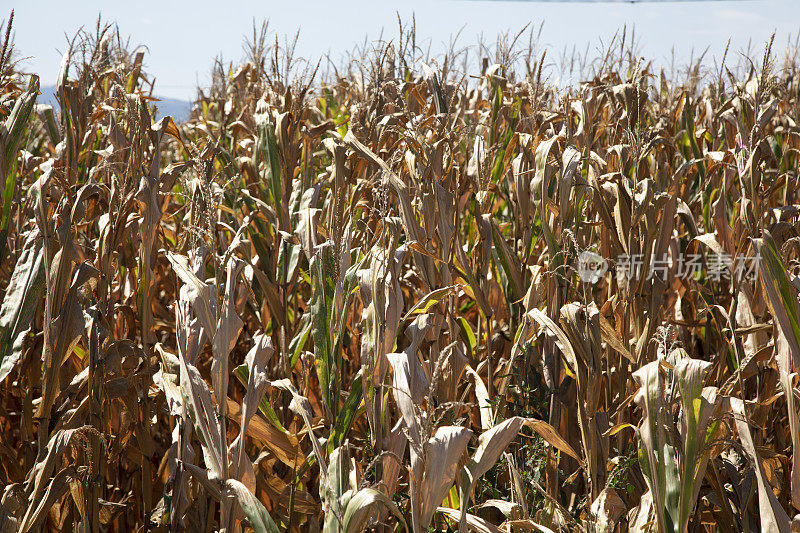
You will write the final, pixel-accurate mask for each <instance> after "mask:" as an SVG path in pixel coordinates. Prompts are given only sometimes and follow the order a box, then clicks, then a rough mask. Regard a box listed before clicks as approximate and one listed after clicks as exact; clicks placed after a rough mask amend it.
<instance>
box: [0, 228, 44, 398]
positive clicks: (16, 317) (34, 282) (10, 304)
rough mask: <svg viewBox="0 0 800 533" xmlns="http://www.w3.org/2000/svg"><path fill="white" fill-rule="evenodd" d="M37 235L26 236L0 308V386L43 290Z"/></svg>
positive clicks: (18, 348)
mask: <svg viewBox="0 0 800 533" xmlns="http://www.w3.org/2000/svg"><path fill="white" fill-rule="evenodd" d="M38 237H39V232H38V231H32V232H30V233H29V234H28V237H27V239H26V240H25V244H24V246H23V249H22V253H21V254H20V256H19V259H18V260H17V264H16V266H15V267H14V273H13V274H12V275H11V281H10V282H9V284H8V290H7V291H6V295H5V298H3V304H2V307H0V382H2V381H3V380H4V379H5V378H6V376H8V374H9V373H10V372H11V370H12V369H13V368H14V365H15V364H16V363H17V361H18V360H19V357H20V353H21V352H22V341H23V339H24V338H25V333H26V332H27V331H28V328H29V327H30V324H31V320H32V319H33V315H34V313H35V312H36V307H37V305H38V303H39V299H40V297H41V295H42V289H43V288H44V275H45V273H44V252H43V250H42V241H41V239H39V238H38Z"/></svg>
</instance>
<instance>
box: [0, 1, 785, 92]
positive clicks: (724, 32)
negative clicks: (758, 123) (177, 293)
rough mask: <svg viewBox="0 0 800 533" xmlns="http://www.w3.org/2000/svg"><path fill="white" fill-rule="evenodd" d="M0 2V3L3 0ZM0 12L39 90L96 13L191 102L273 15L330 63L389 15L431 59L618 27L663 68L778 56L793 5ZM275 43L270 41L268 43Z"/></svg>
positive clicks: (561, 42)
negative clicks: (409, 27) (450, 51)
mask: <svg viewBox="0 0 800 533" xmlns="http://www.w3.org/2000/svg"><path fill="white" fill-rule="evenodd" d="M2 3H4V4H5V3H6V0H4V1H3V2H2ZM11 4H12V5H11V6H7V7H5V8H2V7H0V18H3V19H7V18H8V11H9V10H10V8H14V10H15V15H14V30H15V43H16V50H17V53H18V56H20V57H25V58H26V59H25V61H24V62H23V63H22V68H23V70H25V71H27V72H35V73H37V74H39V75H40V77H41V79H42V85H43V86H44V85H51V84H54V83H55V78H56V75H57V74H58V68H59V63H60V61H61V57H62V54H63V52H64V50H65V49H66V43H67V36H68V35H73V34H74V33H75V32H76V31H77V30H78V29H79V28H80V27H81V26H84V27H86V28H87V29H93V28H94V24H95V22H96V20H97V17H98V14H102V17H103V20H105V21H109V22H111V21H114V22H117V23H118V25H119V28H120V31H121V33H122V34H123V35H127V36H130V42H131V44H133V45H145V46H146V50H147V52H146V54H145V70H146V72H148V73H149V74H151V75H153V76H155V78H156V86H155V87H156V88H155V93H156V94H158V95H160V96H166V97H172V98H181V99H191V98H192V97H193V96H194V94H195V88H196V86H197V85H198V84H200V85H203V84H206V83H208V81H209V72H210V67H211V64H212V61H213V59H214V58H215V57H217V56H218V55H220V54H222V57H223V58H224V59H225V60H226V61H231V60H232V61H238V60H239V59H241V58H242V56H243V53H242V41H243V38H244V36H245V35H246V34H248V33H251V32H252V27H253V21H254V20H256V21H258V22H260V21H262V20H265V19H269V29H270V32H272V33H273V34H277V35H278V36H279V40H283V36H285V35H292V36H293V35H294V33H295V32H296V31H297V30H298V29H299V30H300V37H299V41H298V45H297V53H298V54H299V55H300V56H302V57H306V58H317V57H320V56H321V55H324V54H326V53H327V54H330V56H331V57H332V58H334V59H338V58H341V57H342V56H343V54H344V53H345V52H346V51H348V50H350V49H352V48H353V47H354V46H355V45H357V44H360V43H363V42H364V39H365V38H367V39H368V40H374V39H378V38H379V37H380V35H381V30H383V36H384V38H394V37H396V36H397V16H398V13H399V15H400V16H401V17H402V18H403V19H404V20H406V21H410V19H411V16H412V15H414V16H415V18H416V25H417V38H418V41H423V42H427V43H429V44H430V48H431V50H432V51H433V52H438V51H441V50H444V48H445V47H446V45H447V44H448V43H449V41H450V39H451V37H452V36H454V35H455V34H456V33H458V32H459V30H462V32H461V37H460V40H459V43H461V44H464V45H471V44H475V43H477V42H478V39H479V36H480V35H481V34H483V35H484V37H485V38H486V40H487V41H493V40H494V38H495V36H496V35H497V34H498V33H500V32H506V31H511V32H516V31H519V30H520V29H521V28H523V27H524V26H525V25H526V24H528V23H532V25H534V26H535V27H536V28H538V27H539V25H540V24H541V23H542V22H543V23H544V25H543V28H542V32H541V39H540V44H541V45H542V46H544V47H546V48H547V49H548V50H549V51H550V53H549V54H548V57H551V58H556V57H558V55H559V54H560V52H561V51H562V50H563V49H564V47H567V48H570V49H571V48H572V47H573V46H575V47H576V48H577V49H578V50H581V51H583V50H584V49H585V48H586V46H587V45H589V47H590V48H589V51H590V54H589V55H590V56H591V55H592V53H591V52H593V51H596V50H598V49H599V48H600V45H601V42H603V43H607V42H608V41H609V40H610V39H611V37H612V36H613V35H614V33H615V31H616V30H618V29H620V28H622V26H623V25H627V27H628V28H632V27H633V28H635V30H636V35H637V37H638V40H639V42H640V44H641V52H642V55H643V56H645V57H646V58H648V59H654V60H656V61H657V62H660V63H661V64H669V62H670V58H671V57H672V51H673V50H674V51H675V57H676V58H677V59H678V61H683V62H685V61H687V60H688V58H689V57H690V54H691V53H692V51H693V50H694V52H695V54H696V53H697V52H698V51H702V50H704V49H706V48H707V47H708V49H709V53H710V54H712V55H715V56H717V57H720V56H721V55H722V51H723V50H724V48H725V44H726V42H727V41H728V39H729V38H731V52H733V53H739V52H740V51H743V50H745V49H747V47H748V43H751V50H752V51H754V52H756V55H759V53H760V52H761V51H763V48H764V44H765V43H766V41H768V40H769V37H770V35H771V34H772V32H773V31H775V32H776V48H777V49H780V50H783V49H785V47H786V44H787V42H788V40H789V39H790V38H792V39H794V38H795V37H796V36H797V32H798V31H799V30H800V0H739V1H736V0H721V1H706V2H673V1H661V2H639V3H620V2H602V1H600V2H581V3H576V2H536V1H530V2H526V1H515V2H508V1H486V0H424V1H423V0H406V1H404V2H402V3H400V2H387V1H382V0H355V1H344V0H343V1H336V0H328V1H318V0H314V1H302V0H289V1H285V0H281V1H276V0H261V1H237V0H225V1H223V2H219V1H214V2H204V1H202V0H193V1H184V0H177V1H172V0H161V1H153V0H137V1H135V2H131V1H126V2H116V1H110V0H104V1H95V0H81V1H80V2H73V3H70V4H69V7H68V8H67V9H65V8H64V7H63V6H64V3H63V0H58V1H56V0H24V1H19V0H13V1H12V2H11ZM273 39H274V37H273Z"/></svg>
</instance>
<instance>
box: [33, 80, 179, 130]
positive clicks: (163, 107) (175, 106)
mask: <svg viewBox="0 0 800 533" xmlns="http://www.w3.org/2000/svg"><path fill="white" fill-rule="evenodd" d="M40 91H41V92H42V94H41V96H39V99H38V103H40V104H50V105H51V106H53V107H54V108H55V110H56V111H58V108H59V106H58V100H57V99H56V86H55V85H49V86H47V87H42V88H41V89H40ZM156 98H158V99H159V101H158V102H153V104H154V105H155V106H156V109H157V111H156V116H155V117H154V118H155V119H156V120H158V119H159V118H161V117H165V116H167V115H172V118H174V119H175V122H183V121H185V120H187V119H188V118H189V114H190V113H191V111H192V103H191V102H189V101H187V100H179V99H178V98H165V97H163V96H156Z"/></svg>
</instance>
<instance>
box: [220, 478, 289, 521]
mask: <svg viewBox="0 0 800 533" xmlns="http://www.w3.org/2000/svg"><path fill="white" fill-rule="evenodd" d="M225 485H226V486H227V487H228V489H230V490H232V491H233V493H234V494H235V495H236V499H237V500H238V501H239V505H241V506H242V510H243V511H244V514H245V515H246V516H247V519H248V520H249V521H250V527H252V528H253V530H255V532H256V533H279V530H278V526H277V525H275V522H274V521H273V520H272V517H271V516H270V515H269V513H268V512H267V509H266V508H265V507H264V505H262V503H261V502H260V501H258V500H257V499H256V497H255V496H253V494H252V493H251V492H250V491H249V490H247V487H245V486H244V485H243V484H242V483H241V482H239V481H236V480H235V479H228V480H227V481H225Z"/></svg>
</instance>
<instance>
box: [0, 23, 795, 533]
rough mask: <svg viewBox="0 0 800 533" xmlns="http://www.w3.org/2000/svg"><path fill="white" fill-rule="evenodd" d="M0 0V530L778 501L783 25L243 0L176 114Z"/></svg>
mask: <svg viewBox="0 0 800 533" xmlns="http://www.w3.org/2000/svg"><path fill="white" fill-rule="evenodd" d="M12 19H13V13H12V16H11V18H10V19H9V21H8V23H7V24H6V27H7V28H8V31H6V32H5V40H4V41H3V46H2V55H0V123H1V124H2V126H0V192H2V197H1V198H2V201H1V202H0V207H1V210H0V302H2V305H1V307H0V486H2V500H0V531H1V532H3V533H5V532H16V531H19V532H23V533H25V532H28V531H37V532H38V531H65V532H66V531H70V532H71V531H76V532H86V533H88V532H100V531H158V532H167V531H197V532H204V531H223V532H239V531H251V530H252V531H256V532H259V533H262V532H270V533H272V532H277V531H293V532H294V531H324V532H326V533H334V532H342V533H351V532H361V531H365V530H370V531H378V532H389V531H398V532H400V531H411V532H427V531H454V532H455V531H459V532H465V531H474V532H478V533H485V532H500V531H505V532H511V531H515V532H519V531H539V532H551V531H570V532H576V531H580V532H583V531H586V532H611V531H657V532H660V533H667V532H669V533H672V532H685V531H693V532H694V531H722V532H738V531H754V532H755V531H771V532H781V533H782V532H789V531H791V532H795V531H798V530H800V529H799V528H800V514H798V513H800V384H799V383H798V378H797V373H798V371H800V301H799V300H798V295H799V294H800V277H798V276H797V275H796V273H797V272H798V261H800V193H799V192H798V191H799V190H800V174H798V165H800V151H798V150H800V127H799V126H798V122H800V70H799V69H800V57H799V56H797V55H796V54H795V52H794V49H791V48H790V49H789V50H788V51H787V52H785V53H784V52H783V51H780V52H778V51H777V48H778V47H777V45H774V44H773V43H772V42H769V43H765V46H764V47H763V51H762V52H758V53H756V54H753V56H752V57H751V58H748V57H746V56H743V55H740V54H735V53H734V52H733V51H727V52H726V54H725V56H724V57H722V58H718V59H719V61H712V60H711V59H709V58H706V57H701V58H700V59H695V60H693V62H692V63H691V64H690V65H689V66H688V68H685V69H681V70H673V71H672V72H667V71H665V70H663V69H661V68H660V67H656V66H655V65H654V64H653V63H651V62H648V61H646V60H645V59H643V58H641V57H639V56H638V55H637V53H636V47H635V44H634V43H633V42H632V41H631V40H630V39H629V38H628V37H627V36H626V35H625V34H624V33H621V34H618V35H617V36H615V38H614V39H613V40H612V41H611V42H610V44H609V45H608V46H607V48H606V50H605V51H604V52H603V53H600V54H598V56H597V57H596V58H586V57H580V56H575V55H574V54H573V55H572V56H564V57H562V58H561V59H560V60H553V61H551V60H550V59H548V54H547V52H545V51H544V50H541V49H539V48H538V46H537V44H536V32H535V31H534V32H529V33H528V34H525V33H520V34H516V35H515V34H509V35H502V36H500V37H499V38H498V39H497V41H496V42H495V43H490V44H486V43H482V44H481V45H480V46H477V47H464V48H459V47H458V46H456V45H455V44H453V45H452V46H451V47H450V49H449V51H448V52H447V53H446V54H442V55H440V56H431V55H430V54H428V53H427V52H426V51H425V50H424V49H423V47H422V46H420V45H419V44H418V43H417V42H416V33H415V29H414V25H413V23H411V24H408V23H404V22H402V21H400V23H399V32H398V34H397V36H396V38H394V39H392V40H384V41H376V42H374V43H368V45H365V46H364V47H362V48H358V49H356V50H355V51H354V52H353V55H352V57H351V58H350V59H351V60H349V61H347V62H344V63H341V64H334V63H333V62H331V61H327V62H326V61H324V60H322V61H319V62H317V60H316V59H315V60H313V61H311V60H302V59H299V58H297V57H295V53H294V42H293V41H291V40H289V41H286V42H284V43H280V42H279V41H278V40H273V39H272V37H271V35H272V34H271V33H269V32H268V31H267V27H266V25H265V26H262V27H257V26H254V29H253V33H252V37H250V38H248V39H247V40H246V44H245V58H244V59H243V60H242V61H241V62H239V63H236V64H225V63H224V62H222V61H216V62H215V63H214V65H213V70H212V73H213V77H212V78H213V81H212V84H211V85H210V87H208V88H205V89H203V90H201V91H199V92H198V97H197V100H196V102H195V106H194V109H193V111H192V115H191V118H189V119H188V120H187V121H185V122H181V123H177V122H176V121H175V120H173V119H172V118H171V117H169V116H167V117H163V118H160V117H158V115H157V109H158V100H157V99H155V98H154V97H153V90H154V86H153V85H154V84H153V82H152V78H151V77H150V76H149V75H148V73H147V72H146V69H145V68H143V64H144V59H145V58H144V52H143V51H142V50H141V49H132V48H131V46H130V45H129V44H128V42H127V41H126V40H125V39H123V38H121V36H120V33H119V30H117V28H116V26H113V25H105V24H102V23H101V22H100V21H98V22H97V24H96V25H95V26H90V27H89V29H87V30H82V31H80V32H79V33H78V34H77V35H76V36H75V38H74V39H72V40H71V41H70V42H69V46H68V50H67V52H66V53H65V55H64V58H63V62H62V66H61V69H60V72H59V73H58V80H57V89H56V96H57V100H58V106H50V105H45V104H41V103H37V102H38V100H39V99H41V95H40V84H39V79H38V77H37V76H36V75H33V74H25V73H23V72H22V71H21V70H20V68H19V64H18V63H17V62H16V61H15V57H17V55H16V52H14V51H13V43H12V42H11V32H10V29H11V24H12V22H11V21H12ZM559 68H560V69H561V72H562V73H564V74H565V77H564V78H561V79H565V78H566V75H567V74H571V77H572V79H577V80H580V81H575V82H571V83H566V84H565V83H561V82H559V81H558V79H556V78H557V76H556V71H557V70H558V69H559Z"/></svg>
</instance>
